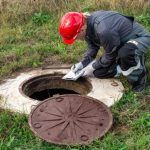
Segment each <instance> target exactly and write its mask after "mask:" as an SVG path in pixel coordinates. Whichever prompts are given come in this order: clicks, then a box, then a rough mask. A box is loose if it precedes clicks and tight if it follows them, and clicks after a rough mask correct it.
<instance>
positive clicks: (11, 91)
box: [0, 69, 124, 114]
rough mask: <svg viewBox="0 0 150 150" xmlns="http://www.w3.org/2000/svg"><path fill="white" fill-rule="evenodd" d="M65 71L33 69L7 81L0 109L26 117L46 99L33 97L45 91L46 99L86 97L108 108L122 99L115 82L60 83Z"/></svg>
mask: <svg viewBox="0 0 150 150" xmlns="http://www.w3.org/2000/svg"><path fill="white" fill-rule="evenodd" d="M68 71H69V69H47V70H42V69H37V70H34V71H30V72H25V73H21V74H19V75H18V76H17V77H15V78H13V79H12V78H11V79H7V80H6V81H5V82H4V83H3V84H1V85H0V96H1V97H2V99H1V100H0V107H1V108H3V109H10V110H11V111H14V112H20V113H25V114H29V113H30V112H31V109H32V108H33V106H35V105H37V104H38V103H39V102H40V101H42V100H44V99H47V98H49V97H47V96H46V97H44V98H41V97H39V96H38V97H37V95H38V94H39V95H41V92H43V93H45V91H46V92H47V91H48V92H47V93H46V94H47V95H48V96H50V95H51V94H52V95H58V94H59V95H61V94H80V95H86V96H89V97H92V98H95V99H97V100H100V101H102V102H103V103H104V104H106V105H107V106H109V107H110V106H112V105H113V104H114V103H115V102H117V101H118V100H120V98H121V97H122V95H123V90H124V88H123V85H122V83H121V82H119V81H118V80H114V79H97V78H88V79H81V80H80V81H78V82H74V81H72V82H69V81H65V80H62V79H61V77H62V75H64V74H66V73H67V72H68ZM42 78H43V79H42ZM31 79H33V80H34V81H32V80H31ZM51 88H52V89H51ZM49 89H51V90H52V91H50V90H49ZM56 89H57V90H58V91H57V92H54V91H53V90H56ZM62 90H63V92H62V93H61V92H60V91H62ZM68 92H69V93H68ZM43 93H42V94H43Z"/></svg>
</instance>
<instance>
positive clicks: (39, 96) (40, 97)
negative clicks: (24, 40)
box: [29, 88, 79, 101]
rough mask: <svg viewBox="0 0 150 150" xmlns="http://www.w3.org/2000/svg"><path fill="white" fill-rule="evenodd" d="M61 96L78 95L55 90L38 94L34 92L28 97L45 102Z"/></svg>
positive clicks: (47, 90)
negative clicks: (50, 98)
mask: <svg viewBox="0 0 150 150" xmlns="http://www.w3.org/2000/svg"><path fill="white" fill-rule="evenodd" d="M63 94H79V93H77V92H75V91H73V90H68V89H62V88H56V89H46V90H43V91H40V92H35V93H33V94H32V95H30V96H29V97H30V98H33V99H37V100H40V101H42V100H45V99H47V98H49V97H53V96H54V95H63Z"/></svg>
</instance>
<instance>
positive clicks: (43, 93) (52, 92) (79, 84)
mask: <svg viewBox="0 0 150 150" xmlns="http://www.w3.org/2000/svg"><path fill="white" fill-rule="evenodd" d="M62 76H63V75H61V74H59V75H57V74H56V75H55V74H49V75H42V76H37V77H33V78H31V79H29V80H26V81H24V82H23V83H22V84H21V87H20V90H21V93H22V94H24V95H25V96H27V97H30V98H32V99H36V100H40V101H42V100H45V99H47V98H49V97H53V96H56V95H63V94H80V95H86V94H88V93H89V92H90V91H91V88H92V85H91V83H90V82H89V81H88V80H87V79H85V78H80V79H78V80H77V81H66V80H63V79H61V78H62Z"/></svg>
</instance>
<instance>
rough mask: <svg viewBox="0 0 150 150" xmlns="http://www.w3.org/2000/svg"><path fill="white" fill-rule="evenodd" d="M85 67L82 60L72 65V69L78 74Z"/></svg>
mask: <svg viewBox="0 0 150 150" xmlns="http://www.w3.org/2000/svg"><path fill="white" fill-rule="evenodd" d="M82 69H83V64H82V63H81V62H79V63H77V64H74V65H73V66H72V67H71V70H72V71H73V72H74V73H75V74H76V73H78V72H79V71H81V70H82Z"/></svg>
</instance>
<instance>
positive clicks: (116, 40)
mask: <svg viewBox="0 0 150 150" xmlns="http://www.w3.org/2000/svg"><path fill="white" fill-rule="evenodd" d="M98 35H99V39H100V43H101V46H102V47H103V48H104V50H105V52H104V54H103V55H102V56H101V57H100V59H99V60H97V61H96V62H95V63H94V64H93V67H94V68H95V69H98V68H100V67H108V66H111V65H112V64H113V63H114V62H115V61H116V57H117V48H118V47H119V45H120V37H119V35H118V33H117V32H115V31H113V32H112V31H108V30H106V31H103V33H99V34H98Z"/></svg>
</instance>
